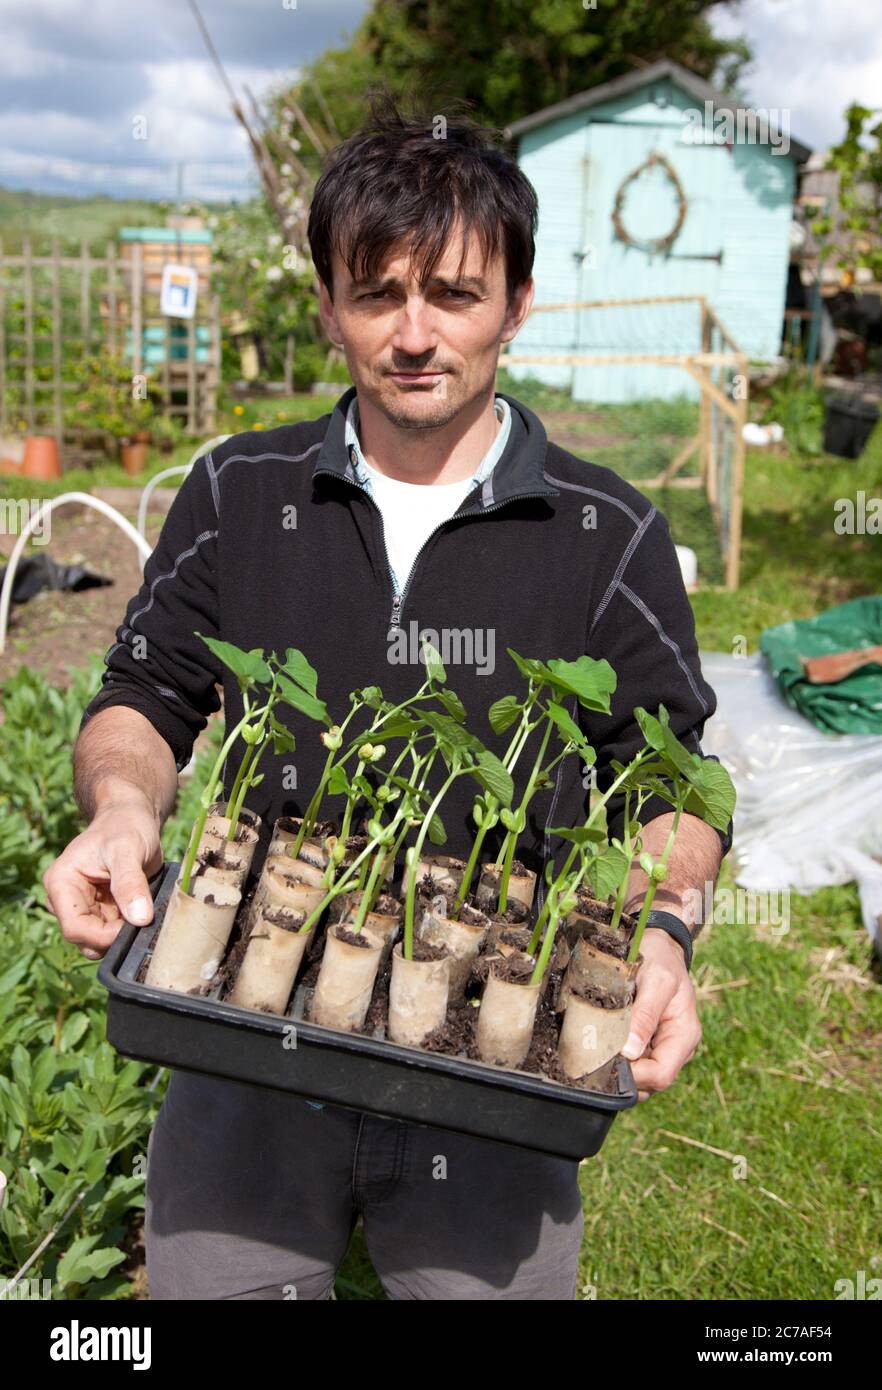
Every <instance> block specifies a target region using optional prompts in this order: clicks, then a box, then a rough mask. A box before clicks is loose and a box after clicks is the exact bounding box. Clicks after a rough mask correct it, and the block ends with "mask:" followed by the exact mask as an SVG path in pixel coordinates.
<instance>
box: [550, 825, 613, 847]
mask: <svg viewBox="0 0 882 1390" xmlns="http://www.w3.org/2000/svg"><path fill="white" fill-rule="evenodd" d="M545 828H546V830H547V831H548V834H549V835H559V836H560V838H561V839H562V840H570V841H571V842H572V843H573V844H574V845H596V844H600V842H601V841H602V840H605V839H606V830H605V829H603V828H602V827H601V826H599V825H576V826H567V825H563V826H559V827H556V828H552V827H551V826H550V825H548V826H546V827H545Z"/></svg>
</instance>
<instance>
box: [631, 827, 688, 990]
mask: <svg viewBox="0 0 882 1390" xmlns="http://www.w3.org/2000/svg"><path fill="white" fill-rule="evenodd" d="M682 809H683V803H682V802H678V804H677V807H676V809H675V811H674V824H673V825H672V826H671V829H670V832H669V834H668V838H667V840H666V841H665V847H664V849H663V850H662V854H661V858H660V859H659V860H658V861H657V862H658V863H659V864H662V865H663V866H664V867H665V868H667V863H668V856H669V855H670V853H671V850H672V849H673V847H674V838H675V836H676V834H677V825H678V823H679V820H680V812H681V811H682ZM657 888H658V883H657V882H656V880H655V879H654V878H652V877H650V880H649V886H648V888H647V890H646V897H645V898H644V899H643V906H642V907H641V909H640V916H639V917H638V918H637V925H636V927H635V928H634V935H633V937H632V939H631V949H630V950H629V951H628V961H629V963H630V962H631V961H635V960H636V959H637V956H638V953H639V951H640V943H641V941H642V940H643V933H644V931H645V930H646V919H647V917H648V916H649V912H650V909H651V907H652V900H653V898H654V897H655V893H656V889H657Z"/></svg>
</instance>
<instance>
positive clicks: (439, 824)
mask: <svg viewBox="0 0 882 1390" xmlns="http://www.w3.org/2000/svg"><path fill="white" fill-rule="evenodd" d="M426 833H427V834H428V837H429V839H430V840H431V842H432V844H433V845H443V844H446V843H447V831H446V830H445V829H444V822H443V821H442V819H441V817H440V816H439V815H438V812H437V811H436V812H435V814H434V815H433V817H432V819H431V820H430V821H429V828H428V831H427V832H426Z"/></svg>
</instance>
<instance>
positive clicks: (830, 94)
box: [711, 0, 882, 149]
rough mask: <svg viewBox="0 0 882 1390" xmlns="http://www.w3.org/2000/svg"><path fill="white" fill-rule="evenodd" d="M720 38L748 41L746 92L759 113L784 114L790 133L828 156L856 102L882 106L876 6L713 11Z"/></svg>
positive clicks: (794, 2) (770, 2) (853, 1)
mask: <svg viewBox="0 0 882 1390" xmlns="http://www.w3.org/2000/svg"><path fill="white" fill-rule="evenodd" d="M711 23H712V25H713V28H714V31H715V32H716V33H718V34H726V35H732V34H740V33H744V34H746V36H747V38H748V40H749V42H750V43H751V45H752V47H753V49H754V52H755V55H756V62H755V66H754V68H753V70H752V71H751V73H750V74H749V75H748V76H747V77H746V78H745V80H744V82H743V84H742V85H743V87H744V89H745V91H746V93H747V96H748V99H749V101H750V103H751V105H753V106H754V107H756V108H762V109H765V110H769V109H774V108H777V109H778V110H779V111H780V110H782V109H783V110H785V111H788V112H789V121H790V134H791V136H792V137H793V138H794V139H796V140H801V141H802V142H803V143H804V144H806V145H809V146H811V147H812V148H814V149H826V148H827V146H828V145H831V144H833V143H834V142H835V141H837V140H839V139H840V138H841V137H842V135H843V134H844V132H845V122H844V119H843V117H844V113H845V109H846V107H847V106H848V105H849V104H850V103H851V102H853V101H858V102H861V103H862V104H863V105H865V106H869V107H874V106H878V105H879V104H880V101H882V13H880V6H879V4H878V0H869V3H868V2H867V0H837V3H836V4H830V3H829V0H743V3H742V4H741V5H739V6H738V8H737V9H733V10H731V11H730V10H712V11H711Z"/></svg>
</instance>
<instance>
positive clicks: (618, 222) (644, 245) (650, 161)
mask: <svg viewBox="0 0 882 1390" xmlns="http://www.w3.org/2000/svg"><path fill="white" fill-rule="evenodd" d="M655 165H659V166H660V167H661V169H662V170H663V172H664V173H665V174H666V176H667V178H668V179H669V181H670V182H671V184H672V185H673V187H674V192H675V193H676V195H677V218H676V221H675V222H674V225H673V226H672V227H671V230H670V231H669V232H666V233H665V235H664V236H659V237H653V238H651V239H650V240H643V239H642V238H640V237H635V236H632V235H631V233H630V232H629V231H628V229H627V227H626V226H625V224H624V222H623V220H622V210H623V208H624V203H625V194H626V193H627V191H628V188H629V186H630V185H631V184H632V183H633V182H634V181H635V179H639V178H640V176H641V174H645V173H646V172H647V170H649V169H652V168H653V167H654V166H655ZM688 210H689V204H688V203H687V201H686V194H685V193H684V192H683V185H682V184H681V182H680V180H679V178H678V177H677V171H676V169H675V168H674V166H673V164H671V162H670V160H669V159H666V158H665V156H664V155H663V154H658V153H657V152H656V151H653V153H652V154H651V155H649V157H648V158H647V159H645V160H644V161H643V163H642V164H638V166H637V168H636V169H633V170H632V171H631V173H630V174H628V175H627V177H626V178H624V179H623V180H622V182H621V183H620V184H619V191H618V193H617V194H616V202H615V207H614V208H613V214H612V220H613V226H614V228H615V232H616V236H617V237H618V238H619V240H620V241H624V242H626V243H627V245H628V246H636V247H638V248H639V249H640V250H641V251H649V252H656V251H670V249H671V247H672V246H673V244H674V242H675V241H676V240H677V237H678V236H679V235H680V229H681V228H682V226H683V223H684V222H685V221H686V213H687V211H688Z"/></svg>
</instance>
